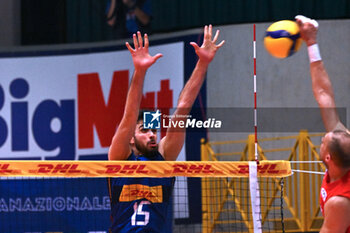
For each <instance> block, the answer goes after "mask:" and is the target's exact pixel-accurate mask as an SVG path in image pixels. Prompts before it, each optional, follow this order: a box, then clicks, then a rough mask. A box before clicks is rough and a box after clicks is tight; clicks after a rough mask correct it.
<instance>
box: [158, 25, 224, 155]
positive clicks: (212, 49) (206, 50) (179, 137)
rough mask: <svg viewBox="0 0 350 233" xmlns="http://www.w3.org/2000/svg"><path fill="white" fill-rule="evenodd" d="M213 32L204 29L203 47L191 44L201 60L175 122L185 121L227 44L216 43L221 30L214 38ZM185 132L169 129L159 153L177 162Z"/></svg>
mask: <svg viewBox="0 0 350 233" xmlns="http://www.w3.org/2000/svg"><path fill="white" fill-rule="evenodd" d="M212 31H213V29H212V25H209V26H205V27H204V40H203V44H202V46H201V47H199V46H198V45H197V44H196V43H195V42H191V45H192V46H193V47H194V49H195V52H196V54H197V55H198V58H199V59H198V62H197V64H196V67H195V68H194V70H193V72H192V75H191V77H190V79H189V80H188V81H187V83H186V85H185V87H184V88H183V90H182V92H181V94H180V97H179V100H178V104H177V108H176V110H175V112H174V114H173V117H172V119H171V121H173V122H176V121H179V120H185V118H184V117H181V116H184V115H188V114H189V112H190V110H191V108H192V105H193V103H194V101H195V99H196V98H197V96H198V93H199V90H200V88H201V87H202V84H203V81H204V78H205V73H206V72H207V68H208V65H209V64H210V62H211V61H212V60H213V59H214V57H215V54H216V51H217V50H218V49H219V48H220V47H221V46H222V45H223V44H224V43H225V41H222V42H221V43H219V44H218V45H217V44H216V42H217V39H218V37H219V33H220V32H219V30H218V31H216V33H215V36H214V38H213V37H212V36H213V35H212ZM185 130H186V129H185V128H179V127H177V128H174V127H171V128H168V130H167V134H166V136H165V137H164V138H163V139H162V140H161V141H160V143H159V152H160V153H161V154H162V155H163V156H164V159H165V160H176V158H177V156H178V154H179V153H180V151H181V149H182V146H183V144H184V140H185V132H186V131H185Z"/></svg>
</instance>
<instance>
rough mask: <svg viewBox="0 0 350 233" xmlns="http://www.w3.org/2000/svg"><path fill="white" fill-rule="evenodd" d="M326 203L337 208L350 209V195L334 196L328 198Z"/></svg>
mask: <svg viewBox="0 0 350 233" xmlns="http://www.w3.org/2000/svg"><path fill="white" fill-rule="evenodd" d="M326 205H327V206H328V207H332V208H335V209H347V210H349V211H350V197H344V196H333V197H331V198H329V199H328V201H327V203H326Z"/></svg>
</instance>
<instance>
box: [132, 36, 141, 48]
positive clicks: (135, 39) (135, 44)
mask: <svg viewBox="0 0 350 233" xmlns="http://www.w3.org/2000/svg"><path fill="white" fill-rule="evenodd" d="M132 39H133V41H134V48H135V49H137V48H138V47H139V44H138V43H137V38H136V34H135V33H134V34H133V35H132Z"/></svg>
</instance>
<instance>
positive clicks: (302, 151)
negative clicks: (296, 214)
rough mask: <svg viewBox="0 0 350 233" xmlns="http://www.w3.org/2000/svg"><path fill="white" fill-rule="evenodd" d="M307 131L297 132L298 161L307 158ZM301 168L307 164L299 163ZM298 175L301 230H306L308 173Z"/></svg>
mask: <svg viewBox="0 0 350 233" xmlns="http://www.w3.org/2000/svg"><path fill="white" fill-rule="evenodd" d="M307 138H308V132H307V130H301V131H300V132H299V136H298V140H299V156H298V157H299V161H307V160H308V159H307V158H308V153H309V150H308V143H307ZM300 168H301V170H307V164H305V163H302V164H300ZM299 175H300V193H302V194H303V195H301V198H300V221H301V230H302V231H307V229H308V223H309V217H310V213H309V212H310V202H309V201H308V197H309V196H310V184H309V183H310V182H309V179H308V174H306V173H301V174H299Z"/></svg>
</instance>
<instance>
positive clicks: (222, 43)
mask: <svg viewBox="0 0 350 233" xmlns="http://www.w3.org/2000/svg"><path fill="white" fill-rule="evenodd" d="M224 44H225V40H223V41H221V42H220V44H218V45H217V46H216V47H217V48H221V46H223V45H224Z"/></svg>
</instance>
